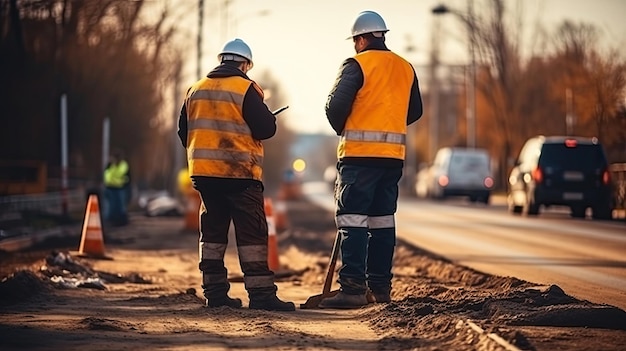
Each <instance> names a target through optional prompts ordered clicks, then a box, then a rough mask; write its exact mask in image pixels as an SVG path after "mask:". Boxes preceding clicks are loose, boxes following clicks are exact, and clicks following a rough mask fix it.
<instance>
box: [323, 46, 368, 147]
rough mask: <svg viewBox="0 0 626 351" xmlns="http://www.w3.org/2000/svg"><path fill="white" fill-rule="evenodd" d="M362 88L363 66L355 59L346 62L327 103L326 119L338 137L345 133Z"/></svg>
mask: <svg viewBox="0 0 626 351" xmlns="http://www.w3.org/2000/svg"><path fill="white" fill-rule="evenodd" d="M362 86H363V71H362V70H361V66H359V63H358V62H357V61H356V60H355V59H353V58H349V59H347V60H345V61H344V62H343V64H342V65H341V69H340V70H339V75H338V76H337V79H336V80H335V85H334V86H333V88H332V89H331V91H330V93H329V94H328V100H327V101H326V118H328V122H330V126H331V127H332V128H333V129H334V130H335V132H336V133H337V135H341V133H342V132H343V128H344V127H345V125H346V120H347V119H348V116H349V115H350V113H351V112H352V103H353V102H354V99H355V98H356V94H357V92H358V91H359V89H361V87H362Z"/></svg>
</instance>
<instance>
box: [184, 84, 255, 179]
mask: <svg viewBox="0 0 626 351" xmlns="http://www.w3.org/2000/svg"><path fill="white" fill-rule="evenodd" d="M250 85H253V86H254V87H255V89H256V90H257V92H258V93H259V94H260V95H261V97H263V91H262V90H261V88H260V87H258V85H256V83H254V82H253V81H250V80H247V79H245V78H242V77H237V76H234V77H226V78H206V77H205V78H203V79H201V80H199V81H198V82H196V83H195V84H194V85H192V86H191V88H189V90H188V91H187V97H186V99H185V105H186V108H187V135H188V138H187V140H188V141H187V162H188V166H189V175H190V176H207V177H220V178H239V179H255V180H259V181H260V180H261V177H262V173H263V170H262V164H263V144H261V141H260V140H256V139H254V138H253V137H252V133H251V131H250V128H249V127H248V124H246V121H245V120H244V119H243V112H242V111H243V99H244V96H245V94H246V92H247V91H248V88H249V87H250Z"/></svg>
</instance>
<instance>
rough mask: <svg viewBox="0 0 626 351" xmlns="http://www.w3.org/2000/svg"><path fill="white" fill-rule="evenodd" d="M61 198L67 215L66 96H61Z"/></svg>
mask: <svg viewBox="0 0 626 351" xmlns="http://www.w3.org/2000/svg"><path fill="white" fill-rule="evenodd" d="M61 197H62V208H63V215H67V95H66V94H63V95H61Z"/></svg>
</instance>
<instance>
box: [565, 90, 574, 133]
mask: <svg viewBox="0 0 626 351" xmlns="http://www.w3.org/2000/svg"><path fill="white" fill-rule="evenodd" d="M572 110H573V104H572V89H570V88H566V89H565V133H566V135H572V134H574V113H573V111H572Z"/></svg>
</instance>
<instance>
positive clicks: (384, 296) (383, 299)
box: [372, 292, 391, 303]
mask: <svg viewBox="0 0 626 351" xmlns="http://www.w3.org/2000/svg"><path fill="white" fill-rule="evenodd" d="M372 296H373V297H374V302H376V303H388V302H391V295H389V293H375V292H373V293H372Z"/></svg>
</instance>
